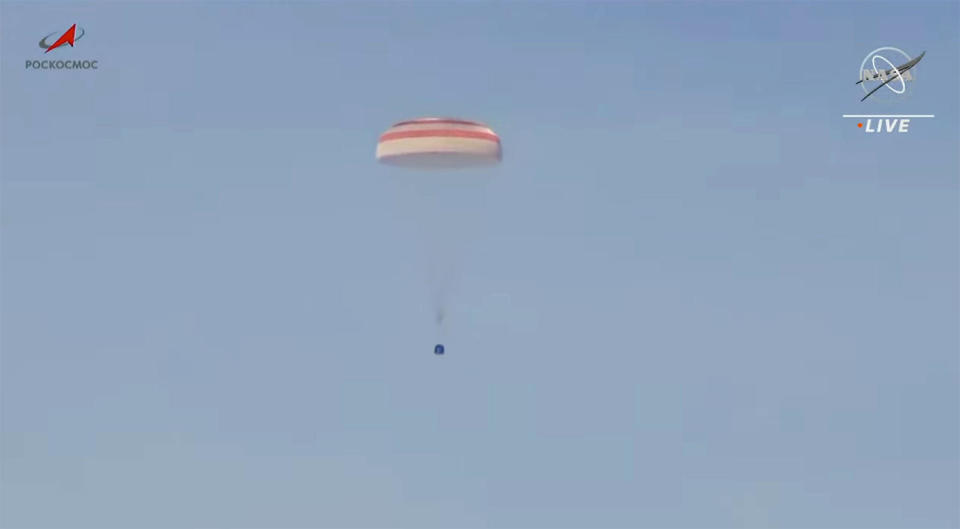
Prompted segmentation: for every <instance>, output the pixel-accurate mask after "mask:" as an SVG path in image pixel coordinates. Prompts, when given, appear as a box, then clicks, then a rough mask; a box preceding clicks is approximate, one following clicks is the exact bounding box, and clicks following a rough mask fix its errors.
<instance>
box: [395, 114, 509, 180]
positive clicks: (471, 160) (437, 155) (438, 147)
mask: <svg viewBox="0 0 960 529" xmlns="http://www.w3.org/2000/svg"><path fill="white" fill-rule="evenodd" d="M501 156H502V152H501V150H500V137H499V136H497V134H496V133H495V132H493V130H492V129H491V128H490V127H487V126H486V125H484V124H483V123H477V122H475V121H467V120H463V119H452V118H420V119H413V120H410V121H401V122H400V123H397V124H396V125H394V126H392V127H390V128H389V129H388V130H387V131H386V132H384V133H383V135H381V136H380V141H379V142H377V160H378V161H380V162H381V163H385V164H389V165H398V166H404V167H415V168H424V169H429V168H460V167H476V166H484V165H493V164H496V163H499V162H500V159H501Z"/></svg>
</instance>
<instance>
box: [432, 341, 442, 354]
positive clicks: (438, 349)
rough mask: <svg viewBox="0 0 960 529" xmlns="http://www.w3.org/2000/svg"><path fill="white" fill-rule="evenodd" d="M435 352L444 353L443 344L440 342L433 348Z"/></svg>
mask: <svg viewBox="0 0 960 529" xmlns="http://www.w3.org/2000/svg"><path fill="white" fill-rule="evenodd" d="M433 354H435V355H442V354H443V344H442V343H438V344H437V346H436V347H434V348H433Z"/></svg>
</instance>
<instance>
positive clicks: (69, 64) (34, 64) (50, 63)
mask: <svg viewBox="0 0 960 529" xmlns="http://www.w3.org/2000/svg"><path fill="white" fill-rule="evenodd" d="M86 34H87V32H86V30H84V29H83V28H82V27H80V26H77V25H76V24H73V25H72V26H70V28H69V29H67V30H66V31H62V30H58V31H52V32H50V33H47V34H46V35H44V36H43V38H41V39H40V43H39V44H40V48H41V49H42V50H43V53H44V55H46V54H47V53H50V52H51V51H54V50H58V49H64V46H65V45H69V46H70V47H71V48H73V47H75V44H76V43H77V41H79V40H80V39H82V38H83V37H84V35H86ZM57 35H59V37H58V36H57ZM99 62H100V61H98V60H96V59H69V58H65V59H61V60H50V59H27V60H26V64H25V68H26V69H27V70H97V69H99V67H100V66H99Z"/></svg>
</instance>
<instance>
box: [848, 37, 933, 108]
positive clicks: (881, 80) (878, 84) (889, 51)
mask: <svg viewBox="0 0 960 529" xmlns="http://www.w3.org/2000/svg"><path fill="white" fill-rule="evenodd" d="M881 53H883V54H885V55H890V56H891V57H894V58H896V59H899V58H900V57H902V58H903V61H900V62H901V64H900V65H899V66H896V65H894V64H893V62H891V61H890V59H888V58H887V57H885V56H884V55H881ZM926 53H927V52H923V53H921V54H920V55H918V56H917V57H916V58H911V57H910V56H909V55H907V52H905V51H903V50H901V49H900V48H894V47H893V46H884V47H882V48H877V49H875V50H873V51H871V52H870V53H868V54H867V56H866V57H864V58H863V61H862V62H861V63H860V71H859V72H858V73H859V75H860V80H859V81H857V83H856V84H858V85H860V86H861V88H863V93H864V96H863V98H862V99H860V101H864V100H866V99H867V98H868V97H870V96H872V95H874V94H875V93H876V92H877V91H878V90H880V89H881V88H883V87H886V88H887V89H888V90H889V92H886V93H887V94H895V95H903V94H904V93H906V91H907V81H913V80H914V77H913V72H911V69H912V68H913V67H914V66H916V65H917V63H918V62H920V60H921V59H923V56H924V55H926ZM898 55H899V57H898ZM868 61H869V62H870V66H871V68H872V69H870V68H866V66H867V62H868ZM881 68H883V69H881ZM878 97H879V96H878Z"/></svg>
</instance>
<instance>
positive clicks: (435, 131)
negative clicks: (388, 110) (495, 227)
mask: <svg viewBox="0 0 960 529" xmlns="http://www.w3.org/2000/svg"><path fill="white" fill-rule="evenodd" d="M376 157H377V161H378V162H380V163H381V164H383V165H387V166H391V167H400V168H405V169H406V171H399V172H397V173H396V176H397V178H396V180H398V182H397V183H398V185H400V189H399V191H401V194H403V195H409V196H410V197H411V199H412V201H413V202H415V205H414V206H412V210H411V211H408V212H405V215H410V216H412V217H413V218H417V219H418V220H419V221H420V223H421V229H422V230H421V231H423V233H424V235H425V239H426V240H425V241H424V243H425V246H426V248H427V250H428V252H429V254H430V255H429V256H428V263H429V267H430V271H429V272H428V274H427V276H428V281H429V283H430V287H431V289H432V290H433V292H432V297H433V299H432V302H433V310H434V316H435V318H434V319H435V322H436V325H437V327H438V330H439V331H440V332H441V333H443V332H444V328H445V324H446V321H447V320H448V317H447V316H448V315H449V312H448V310H447V307H446V303H447V301H448V296H449V295H450V292H449V291H450V290H451V288H452V283H453V281H454V280H455V279H456V277H457V276H458V269H459V263H458V262H457V257H458V253H459V251H461V250H462V249H463V246H464V245H465V243H464V240H465V239H467V235H466V234H467V233H468V232H470V229H469V228H470V224H471V223H472V222H476V219H475V218H473V217H476V216H477V215H474V214H473V213H475V211H473V209H472V208H476V205H477V203H483V202H484V198H485V197H484V196H483V195H484V193H483V191H484V188H485V180H486V179H485V178H483V176H485V175H484V174H483V173H482V172H481V174H478V173H476V172H472V171H464V170H466V169H471V168H485V167H486V168H489V167H490V166H494V165H497V164H498V163H500V161H501V159H502V150H501V146H500V137H499V136H497V134H496V133H495V132H494V131H493V129H491V128H490V127H488V126H486V125H484V124H483V123H480V122H477V121H469V120H465V119H456V118H419V119H412V120H408V121H401V122H399V123H397V124H395V125H393V126H392V127H390V128H389V129H387V131H386V132H384V133H383V134H382V135H381V136H380V139H379V141H378V142H377V152H376ZM438 174H439V175H438ZM392 180H393V179H392ZM434 353H436V354H438V355H441V354H443V345H440V344H438V345H437V346H436V347H435V348H434Z"/></svg>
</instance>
